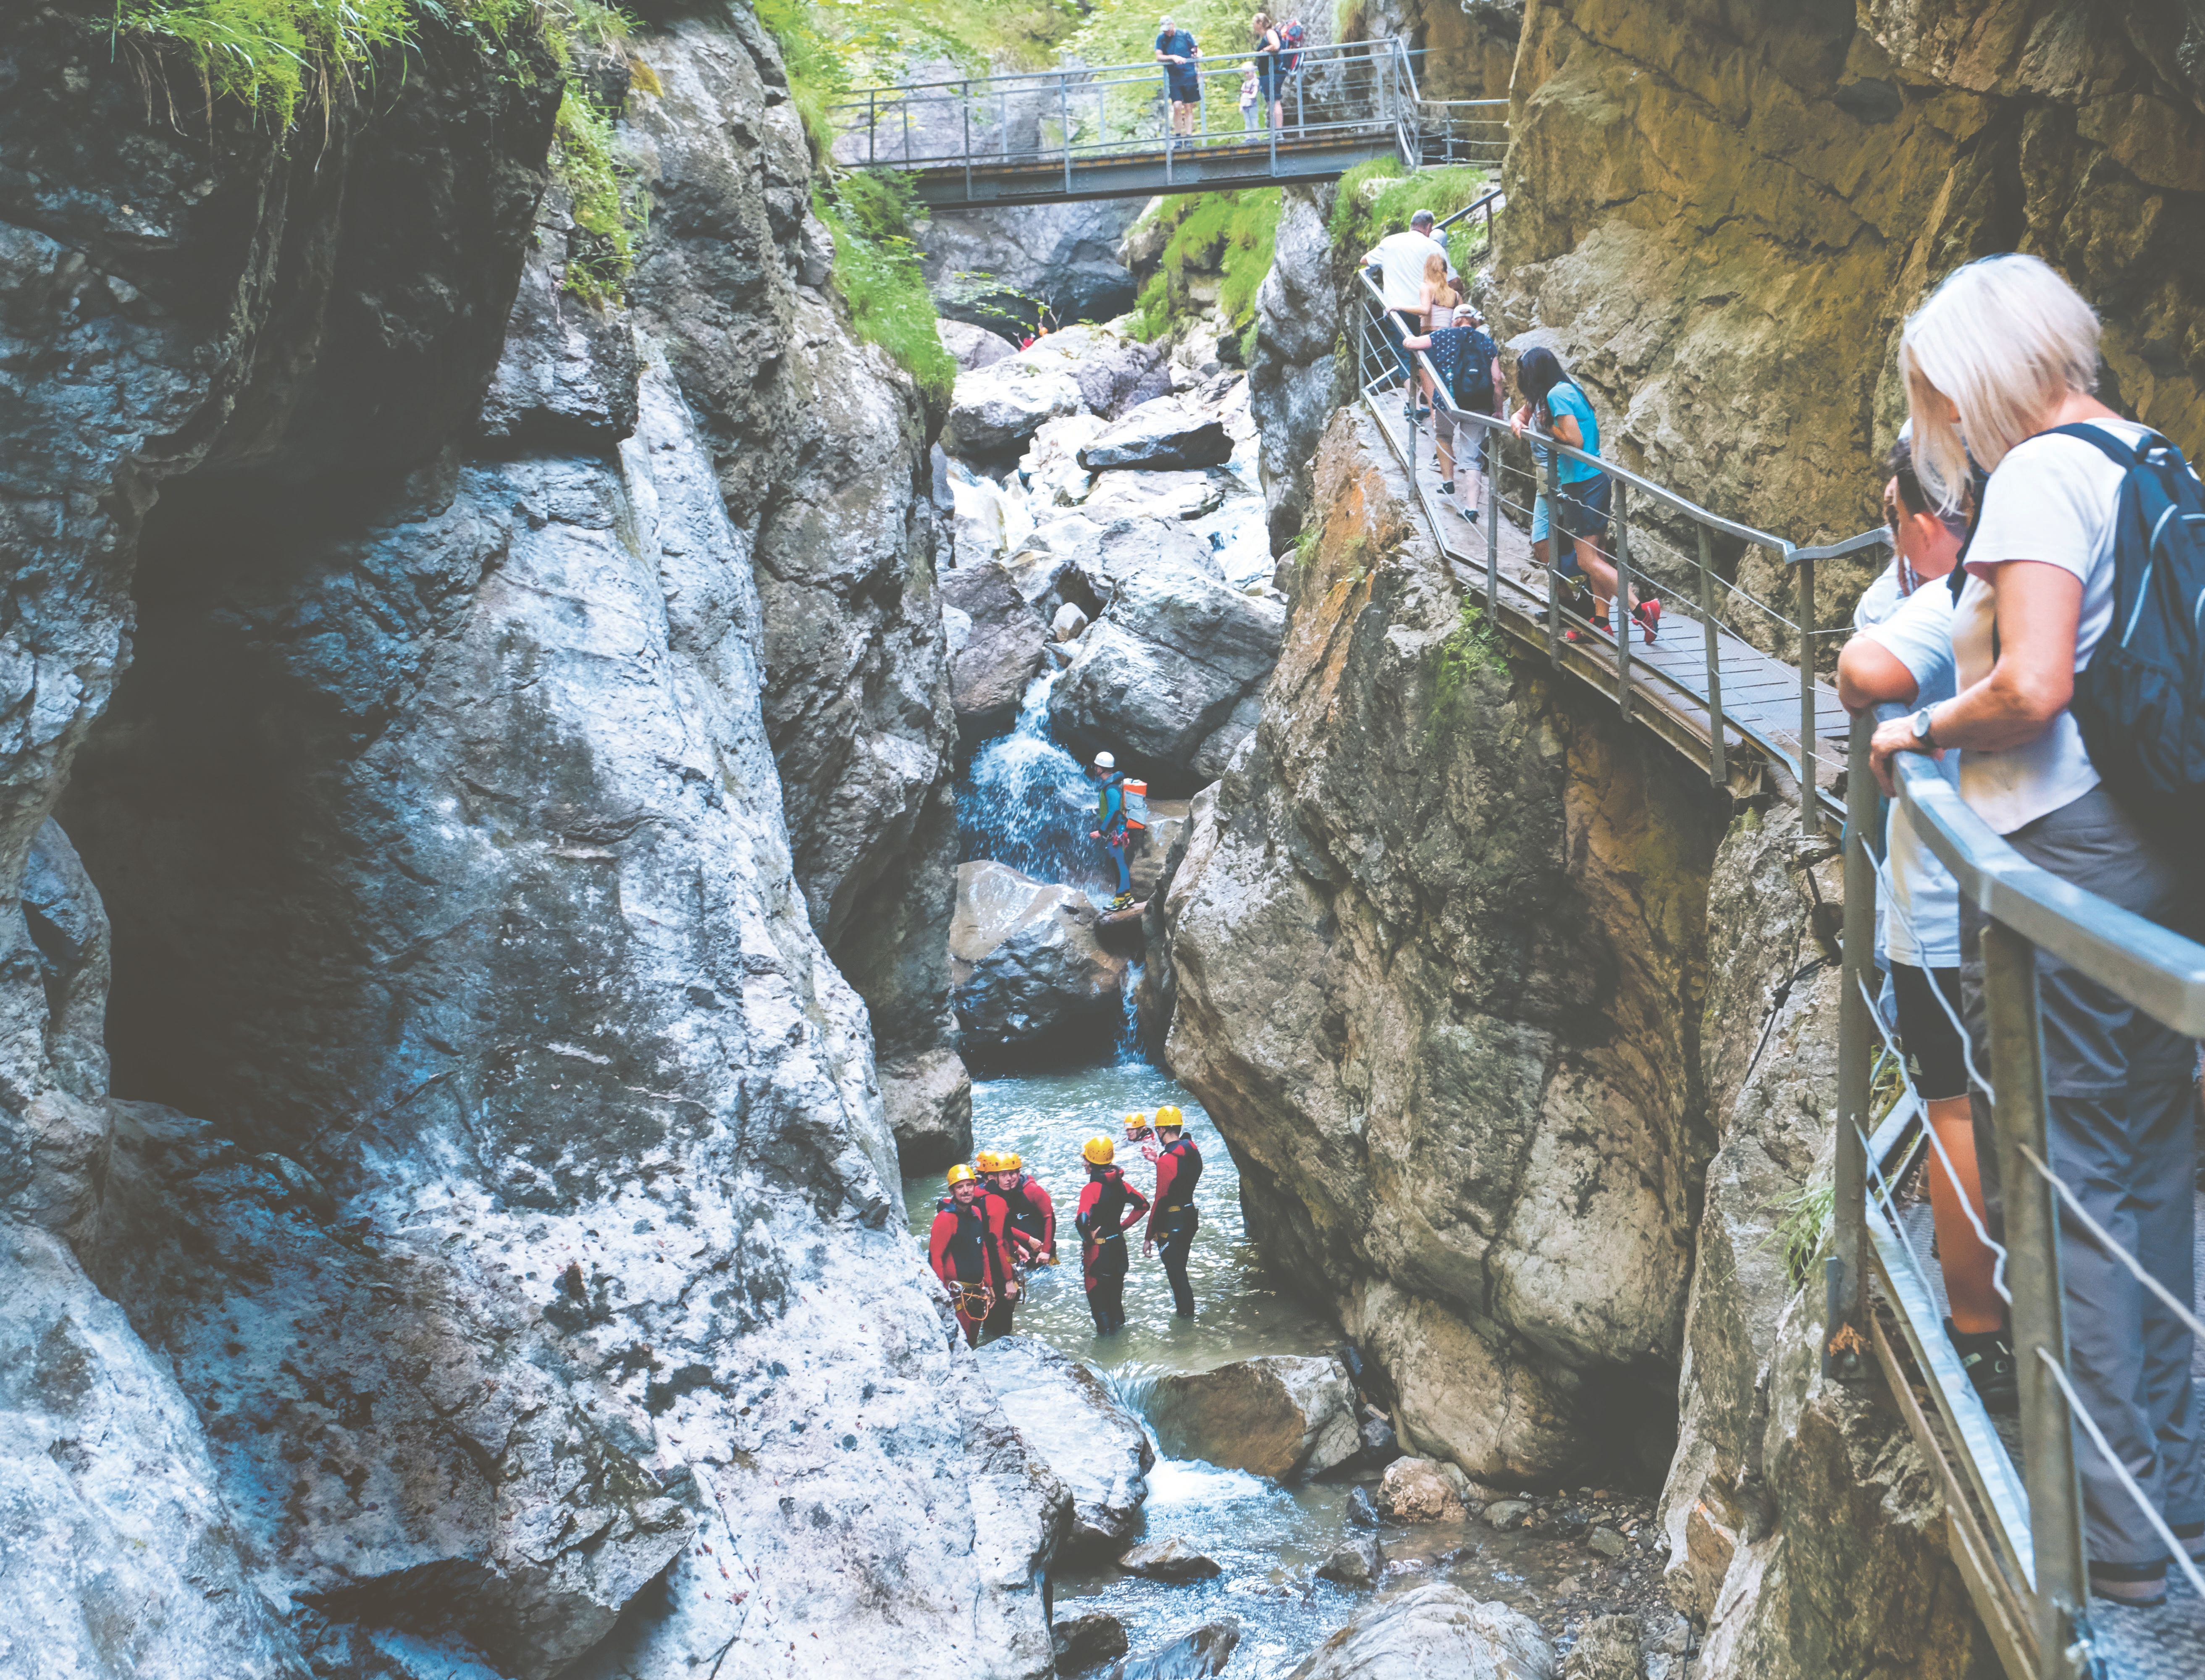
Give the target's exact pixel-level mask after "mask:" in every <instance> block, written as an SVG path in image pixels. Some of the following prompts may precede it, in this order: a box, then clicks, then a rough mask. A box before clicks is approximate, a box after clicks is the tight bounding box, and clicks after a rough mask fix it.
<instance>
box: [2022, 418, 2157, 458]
mask: <svg viewBox="0 0 2205 1680" xmlns="http://www.w3.org/2000/svg"><path fill="white" fill-rule="evenodd" d="M2036 436H2039V437H2074V438H2079V439H2080V440H2081V441H2082V442H2085V443H2092V444H2095V445H2096V446H2097V448H2098V450H2099V452H2100V453H2101V454H2103V455H2104V456H2105V457H2106V459H2107V460H2110V461H2111V462H2113V465H2114V466H2120V467H2129V466H2138V465H2140V464H2141V463H2142V461H2143V456H2144V452H2145V451H2146V450H2147V449H2149V448H2150V446H2151V445H2152V444H2153V443H2154V442H2156V441H2158V434H2157V433H2155V432H2154V431H2151V430H2149V429H2147V430H2145V432H2144V435H2143V436H2142V437H2141V438H2139V439H2137V442H2134V443H2124V442H2121V440H2120V439H2119V438H2118V437H2116V436H2113V433H2111V432H2109V431H2107V430H2106V429H2105V428H2104V427H2102V426H2096V425H2093V424H2090V423H2089V421H2088V420H2077V421H2076V422H2075V423H2074V424H2072V425H2065V426H2053V427H2052V428H2051V429H2050V430H2047V431H2040V432H2038V433H2037V434H2036ZM2022 441H2023V442H2029V440H2028V439H2027V438H2024V439H2023V440H2022Z"/></svg>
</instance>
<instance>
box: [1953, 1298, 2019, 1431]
mask: <svg viewBox="0 0 2205 1680" xmlns="http://www.w3.org/2000/svg"><path fill="white" fill-rule="evenodd" d="M1945 1339H1946V1341H1948V1342H1950V1343H1952V1351H1953V1352H1955V1353H1957V1354H1958V1355H1959V1356H1960V1368H1961V1369H1962V1370H1964V1371H1965V1372H1966V1373H1967V1374H1968V1381H1969V1383H1970V1386H1973V1387H1974V1389H1975V1391H1976V1398H1977V1399H1978V1400H1981V1401H1982V1403H1983V1410H1985V1411H1988V1412H1995V1413H1998V1414H2000V1416H2012V1414H2013V1413H2015V1412H2017V1411H2018V1410H2021V1378H2020V1376H2019V1374H2018V1371H2017V1369H2016V1368H2015V1365H2014V1359H2013V1348H2012V1345H2011V1344H2009V1343H2008V1342H2007V1340H2006V1332H2004V1331H2003V1330H1985V1331H1982V1333H1978V1334H1976V1335H1963V1334H1961V1333H1960V1332H1958V1330H1955V1329H1954V1328H1953V1327H1952V1320H1951V1319H1949V1318H1948V1319H1946V1321H1945Z"/></svg>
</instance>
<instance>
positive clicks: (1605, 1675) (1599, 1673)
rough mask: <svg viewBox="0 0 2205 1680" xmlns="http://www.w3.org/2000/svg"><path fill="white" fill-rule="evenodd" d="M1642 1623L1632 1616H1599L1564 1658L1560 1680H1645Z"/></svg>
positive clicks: (1581, 1632)
mask: <svg viewBox="0 0 2205 1680" xmlns="http://www.w3.org/2000/svg"><path fill="white" fill-rule="evenodd" d="M1645 1672H1646V1671H1645V1666H1644V1665H1643V1663H1642V1661H1641V1660H1640V1658H1639V1651H1638V1624H1637V1622H1636V1621H1634V1620H1633V1619H1632V1618H1630V1617H1628V1616H1596V1617H1594V1618H1592V1619H1591V1620H1590V1621H1589V1622H1587V1623H1586V1624H1584V1629H1583V1630H1581V1631H1580V1632H1579V1633H1578V1642H1577V1643H1576V1644H1575V1645H1573V1646H1572V1647H1570V1653H1569V1655H1567V1656H1566V1657H1565V1658H1563V1659H1562V1668H1561V1674H1560V1680H1644V1677H1645Z"/></svg>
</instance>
